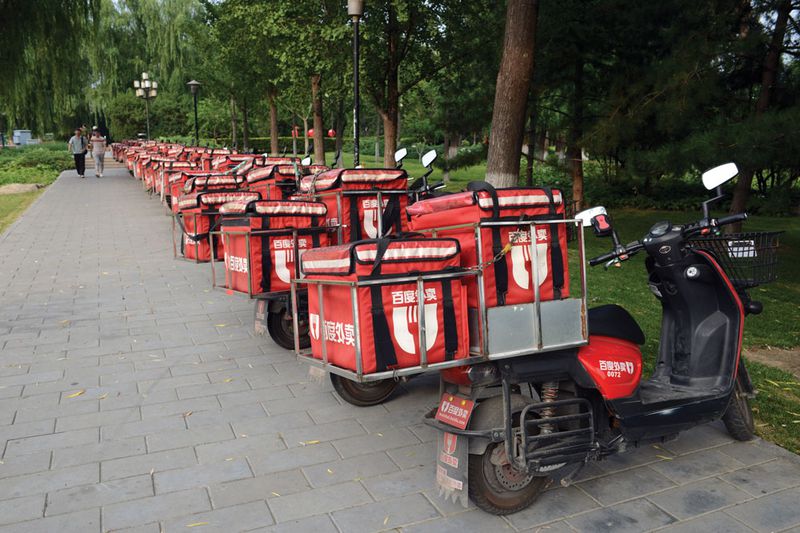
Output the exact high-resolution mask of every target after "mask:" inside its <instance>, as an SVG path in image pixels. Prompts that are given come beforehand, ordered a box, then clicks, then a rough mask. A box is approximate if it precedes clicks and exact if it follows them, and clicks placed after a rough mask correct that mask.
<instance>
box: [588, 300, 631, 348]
mask: <svg viewBox="0 0 800 533" xmlns="http://www.w3.org/2000/svg"><path fill="white" fill-rule="evenodd" d="M589 335H602V336H604V337H614V338H617V339H623V340H626V341H630V342H632V343H634V344H644V332H643V331H642V328H640V327H639V324H637V323H636V320H635V319H634V318H633V317H632V316H631V314H630V313H629V312H627V311H626V310H625V309H623V308H622V307H620V306H618V305H615V304H608V305H601V306H600V307H592V308H591V309H589Z"/></svg>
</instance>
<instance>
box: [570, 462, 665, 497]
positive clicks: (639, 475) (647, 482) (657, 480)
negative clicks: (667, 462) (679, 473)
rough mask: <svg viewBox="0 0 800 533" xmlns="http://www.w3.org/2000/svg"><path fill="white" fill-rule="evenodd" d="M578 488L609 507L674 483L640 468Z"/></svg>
mask: <svg viewBox="0 0 800 533" xmlns="http://www.w3.org/2000/svg"><path fill="white" fill-rule="evenodd" d="M579 486H580V488H581V489H583V490H584V491H586V492H587V493H588V494H589V495H590V496H591V497H592V498H594V499H595V500H597V501H599V502H600V503H602V504H603V505H611V504H614V503H618V502H621V501H625V500H630V499H633V498H637V497H641V496H645V495H647V494H650V493H652V492H658V491H661V490H664V489H667V488H670V487H674V486H675V483H673V482H672V481H670V480H669V479H667V478H666V477H664V476H662V475H661V474H659V473H658V472H656V471H655V470H653V469H652V468H649V467H647V466H640V467H638V468H634V469H632V470H626V471H624V472H619V473H616V474H611V475H607V476H603V477H598V478H594V479H591V480H589V481H584V482H583V483H580V484H579Z"/></svg>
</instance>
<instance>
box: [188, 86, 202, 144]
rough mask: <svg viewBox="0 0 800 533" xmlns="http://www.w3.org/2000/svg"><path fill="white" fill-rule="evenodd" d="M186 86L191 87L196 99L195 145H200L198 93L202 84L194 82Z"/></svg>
mask: <svg viewBox="0 0 800 533" xmlns="http://www.w3.org/2000/svg"><path fill="white" fill-rule="evenodd" d="M186 85H188V86H189V89H190V90H191V91H192V97H193V98H194V144H195V145H199V144H200V130H199V128H198V126H197V92H198V91H199V90H200V85H202V83H200V82H199V81H197V80H192V81H190V82H189V83H187V84H186Z"/></svg>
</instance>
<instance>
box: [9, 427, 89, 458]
mask: <svg viewBox="0 0 800 533" xmlns="http://www.w3.org/2000/svg"><path fill="white" fill-rule="evenodd" d="M99 440H100V429H99V428H88V429H76V430H74V431H64V432H61V433H51V434H49V435H39V436H36V437H25V438H22V439H14V440H10V441H8V443H7V444H6V454H5V456H6V457H14V456H16V455H25V454H28V453H33V452H39V451H43V450H55V449H58V448H69V447H70V446H78V445H81V444H93V443H96V442H98V441H99Z"/></svg>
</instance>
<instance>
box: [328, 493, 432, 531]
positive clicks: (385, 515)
mask: <svg viewBox="0 0 800 533" xmlns="http://www.w3.org/2000/svg"><path fill="white" fill-rule="evenodd" d="M438 516H439V513H438V512H437V511H436V509H435V508H434V507H433V506H432V505H431V504H430V502H429V501H428V500H427V499H426V498H425V497H424V496H423V495H422V494H411V495H409V496H403V497H401V498H396V499H392V500H386V501H382V502H375V503H368V504H365V505H359V506H357V507H351V508H349V509H344V510H342V511H336V512H334V513H333V521H334V523H335V524H336V525H337V526H338V528H339V529H340V530H341V531H342V533H351V532H352V533H366V532H371V531H381V530H385V529H393V528H396V527H401V526H404V525H407V524H410V523H414V522H421V521H423V520H429V519H432V518H436V517H438Z"/></svg>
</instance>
